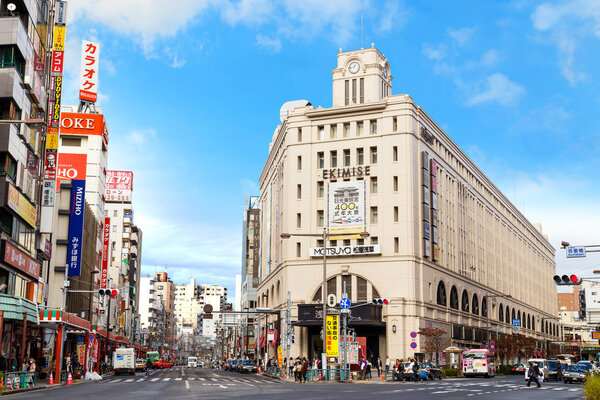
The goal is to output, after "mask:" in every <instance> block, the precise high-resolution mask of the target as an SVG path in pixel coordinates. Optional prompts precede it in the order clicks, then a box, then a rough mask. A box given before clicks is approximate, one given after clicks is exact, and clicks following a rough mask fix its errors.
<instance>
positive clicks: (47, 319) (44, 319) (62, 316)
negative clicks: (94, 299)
mask: <svg viewBox="0 0 600 400" xmlns="http://www.w3.org/2000/svg"><path fill="white" fill-rule="evenodd" d="M39 318H40V323H43V324H50V325H52V324H54V325H56V326H57V325H58V324H61V323H62V324H66V325H67V329H68V330H71V331H84V333H87V332H89V331H90V328H91V324H90V321H88V320H86V319H83V318H80V317H78V316H77V315H74V314H69V313H67V312H64V311H61V310H40V312H39ZM53 327H54V326H53Z"/></svg>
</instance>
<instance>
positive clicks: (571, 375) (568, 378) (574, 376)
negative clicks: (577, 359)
mask: <svg viewBox="0 0 600 400" xmlns="http://www.w3.org/2000/svg"><path fill="white" fill-rule="evenodd" d="M587 373H588V371H587V368H586V367H584V366H582V365H569V366H568V367H567V370H566V371H565V376H564V378H563V379H564V381H565V383H570V382H585V380H586V379H587Z"/></svg>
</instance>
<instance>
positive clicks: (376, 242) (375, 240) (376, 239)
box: [371, 236, 379, 244]
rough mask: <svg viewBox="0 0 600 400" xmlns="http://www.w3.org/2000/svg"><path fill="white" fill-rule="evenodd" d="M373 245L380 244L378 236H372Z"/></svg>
mask: <svg viewBox="0 0 600 400" xmlns="http://www.w3.org/2000/svg"><path fill="white" fill-rule="evenodd" d="M371 244H379V238H378V237H377V236H371Z"/></svg>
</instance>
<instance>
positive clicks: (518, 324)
mask: <svg viewBox="0 0 600 400" xmlns="http://www.w3.org/2000/svg"><path fill="white" fill-rule="evenodd" d="M513 326H521V320H520V319H517V318H515V319H513Z"/></svg>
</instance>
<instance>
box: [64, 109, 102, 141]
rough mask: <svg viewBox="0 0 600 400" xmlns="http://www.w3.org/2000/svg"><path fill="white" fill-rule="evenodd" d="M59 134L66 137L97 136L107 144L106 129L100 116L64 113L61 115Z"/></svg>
mask: <svg viewBox="0 0 600 400" xmlns="http://www.w3.org/2000/svg"><path fill="white" fill-rule="evenodd" d="M60 133H61V134H67V135H98V136H102V138H103V139H104V143H106V144H108V129H107V127H106V121H105V120H104V116H103V115H102V114H83V113H69V112H65V113H62V115H61V120H60Z"/></svg>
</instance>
